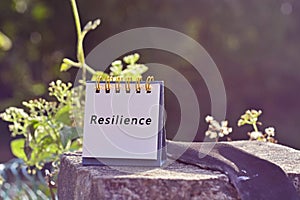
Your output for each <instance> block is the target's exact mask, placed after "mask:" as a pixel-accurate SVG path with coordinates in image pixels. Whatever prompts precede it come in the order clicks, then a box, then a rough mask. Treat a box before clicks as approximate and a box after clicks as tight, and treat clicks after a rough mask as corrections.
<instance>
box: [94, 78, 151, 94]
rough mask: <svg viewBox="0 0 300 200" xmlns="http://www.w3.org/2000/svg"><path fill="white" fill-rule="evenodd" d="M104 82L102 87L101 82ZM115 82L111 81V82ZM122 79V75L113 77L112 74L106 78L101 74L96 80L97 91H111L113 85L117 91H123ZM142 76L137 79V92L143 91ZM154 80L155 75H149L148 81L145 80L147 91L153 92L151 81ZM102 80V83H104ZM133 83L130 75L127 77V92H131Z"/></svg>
mask: <svg viewBox="0 0 300 200" xmlns="http://www.w3.org/2000/svg"><path fill="white" fill-rule="evenodd" d="M102 81H103V82H104V81H105V82H104V88H102V87H101V84H100V83H101V82H102ZM112 81H113V82H114V84H113V83H111V82H112ZM121 81H123V80H122V78H121V77H112V76H108V77H107V78H105V80H103V79H102V76H99V77H98V78H97V81H96V93H100V92H101V90H102V89H104V91H105V92H106V93H110V92H111V91H112V88H113V86H114V87H115V92H116V93H120V91H121ZM141 81H142V78H141V77H139V78H137V80H136V81H135V91H136V93H141V91H142V84H141ZM152 81H154V77H153V76H148V77H147V79H146V81H145V91H146V93H151V89H152V86H151V82H152ZM103 82H102V83H103ZM131 83H132V78H131V77H128V78H126V79H125V84H124V85H125V92H126V93H130V84H131Z"/></svg>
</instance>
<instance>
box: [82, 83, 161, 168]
mask: <svg viewBox="0 0 300 200" xmlns="http://www.w3.org/2000/svg"><path fill="white" fill-rule="evenodd" d="M163 114H164V87H163V82H162V81H154V80H153V77H148V78H147V79H146V81H142V80H141V79H138V80H137V81H131V80H130V79H126V80H125V81H122V80H121V79H120V78H115V79H114V80H113V81H112V78H108V79H106V80H103V81H102V80H98V81H90V82H87V83H86V102H85V114H84V135H83V165H133V166H161V165H162V163H163V162H164V160H165V159H166V155H165V149H164V148H163V147H164V143H165V131H164V115H163Z"/></svg>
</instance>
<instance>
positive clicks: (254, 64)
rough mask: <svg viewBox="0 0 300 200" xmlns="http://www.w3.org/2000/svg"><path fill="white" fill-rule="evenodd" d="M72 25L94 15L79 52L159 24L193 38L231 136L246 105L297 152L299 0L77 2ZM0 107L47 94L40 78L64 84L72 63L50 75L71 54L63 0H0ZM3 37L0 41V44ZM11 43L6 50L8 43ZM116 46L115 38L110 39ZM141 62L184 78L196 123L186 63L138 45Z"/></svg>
mask: <svg viewBox="0 0 300 200" xmlns="http://www.w3.org/2000/svg"><path fill="white" fill-rule="evenodd" d="M78 7H79V10H80V14H81V19H82V22H83V23H84V24H85V23H86V22H87V21H89V20H92V19H95V18H100V19H101V20H102V24H101V25H100V27H99V28H98V29H97V30H95V31H93V32H91V33H89V35H88V36H87V40H86V42H85V49H86V52H87V53H88V52H89V51H91V50H92V49H93V48H94V47H95V46H96V45H97V44H99V43H100V42H101V41H103V40H105V39H106V38H108V37H110V36H112V35H114V34H117V33H119V32H121V31H124V30H128V29H132V28H138V27H145V26H155V27H165V28H169V29H174V30H177V31H180V32H182V33H184V34H187V35H188V36H190V37H192V38H193V39H195V40H196V41H198V42H199V43H200V44H201V45H202V46H203V47H204V48H205V49H206V50H207V52H208V53H209V54H210V56H211V57H212V58H213V60H214V61H215V63H216V64H217V66H218V68H219V70H220V72H221V75H222V78H223V80H224V83H225V87H226V92H227V101H228V107H227V119H228V120H229V121H230V125H231V126H233V127H234V130H235V131H234V133H233V134H232V138H233V139H247V136H246V132H247V131H249V130H250V129H249V128H250V127H243V128H239V129H237V127H236V122H237V120H238V119H239V116H240V115H241V114H243V113H244V111H245V110H246V109H249V108H256V109H262V110H263V116H262V117H261V120H262V122H263V123H264V124H263V127H266V126H270V125H272V126H275V127H276V131H277V135H276V138H277V139H278V140H279V142H280V143H282V144H285V145H289V146H291V147H294V148H298V149H300V136H299V134H300V132H299V126H300V125H299V113H300V107H299V102H300V94H299V86H300V66H299V63H300V56H299V53H300V37H299V34H300V1H296V0H289V1H288V0H284V1H283V0H280V1H278V0H266V1H260V0H252V1H238V0H224V1H217V0H203V1H202V0H201V1H199V0H197V1H196V0H195V1H194V0H190V1H184V0H168V1H160V0H152V1H138V0H130V1H129V0H122V1H121V0H119V1H116V0H104V1H97V0H85V1H83V0H78ZM0 34H4V35H5V36H7V37H8V38H9V40H7V38H6V40H5V36H4V37H2V40H1V36H0V87H1V92H0V112H2V111H4V109H5V108H7V107H8V106H18V107H20V106H21V102H22V101H23V100H29V99H32V98H35V97H41V96H42V97H47V86H48V83H49V82H50V81H52V80H55V79H58V78H59V79H62V80H64V81H72V80H74V78H75V74H76V70H75V69H72V70H70V72H67V73H61V72H59V65H60V62H61V59H62V58H63V57H69V58H73V59H75V46H76V45H75V42H76V34H75V26H74V22H73V16H72V12H71V7H70V3H69V1H68V0H52V1H49V0H1V2H0ZM3 38H4V42H3ZM9 41H11V44H12V46H11V48H9V46H10V43H9ZM120 45H122V44H120ZM138 52H139V53H140V54H141V62H142V63H147V62H151V63H154V62H157V63H162V64H165V65H169V66H172V67H174V68H175V69H176V70H178V71H179V72H180V73H182V74H183V75H184V76H185V77H186V78H187V79H188V80H189V82H190V83H191V84H192V86H193V88H194V90H195V91H196V93H197V96H198V99H199V106H200V109H201V122H199V130H198V135H197V139H199V140H201V138H202V137H203V133H204V131H205V129H206V127H207V125H206V124H205V123H204V117H205V116H206V115H207V114H209V113H210V100H209V95H208V90H207V87H206V86H205V84H204V82H203V80H202V78H201V76H200V75H199V74H197V73H195V70H194V69H193V67H192V66H190V65H189V63H187V62H186V61H184V60H183V59H181V58H178V56H176V55H173V54H171V53H168V52H163V51H155V50H141V51H138ZM166 98H167V105H166V109H167V112H168V119H167V131H168V137H169V138H171V137H172V133H176V131H177V129H178V124H179V119H180V117H179V113H180V108H179V104H178V101H176V98H175V95H174V94H172V92H170V91H168V90H167V95H166ZM0 134H1V136H0V137H1V139H0V162H4V161H7V160H9V159H10V158H12V155H11V152H10V147H9V142H10V140H11V138H10V133H9V131H8V128H7V124H6V123H5V122H3V121H0Z"/></svg>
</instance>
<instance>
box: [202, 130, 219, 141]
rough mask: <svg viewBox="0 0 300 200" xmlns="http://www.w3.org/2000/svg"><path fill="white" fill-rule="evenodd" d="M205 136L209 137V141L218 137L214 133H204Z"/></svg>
mask: <svg viewBox="0 0 300 200" xmlns="http://www.w3.org/2000/svg"><path fill="white" fill-rule="evenodd" d="M205 135H206V136H209V138H210V139H214V138H217V137H218V134H217V133H216V132H215V131H209V130H208V131H206V132H205Z"/></svg>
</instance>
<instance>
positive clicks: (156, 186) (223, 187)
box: [58, 141, 300, 200]
mask: <svg viewBox="0 0 300 200" xmlns="http://www.w3.org/2000/svg"><path fill="white" fill-rule="evenodd" d="M229 144H231V145H234V146H236V147H238V148H241V149H243V150H246V151H247V152H249V153H252V154H254V155H256V156H258V157H260V158H263V159H266V160H269V161H271V162H273V163H275V164H277V165H279V166H280V167H281V168H282V169H283V170H284V171H285V172H286V173H287V174H288V176H289V177H290V178H291V180H292V181H293V182H294V185H295V186H296V188H297V190H298V193H299V194H300V151H297V150H294V149H291V148H288V147H285V146H282V145H278V144H270V143H262V142H249V141H236V142H229ZM249 164H251V163H249ZM58 197H59V199H60V200H65V199H67V200H69V199H78V200H79V199H80V200H81V199H239V198H238V195H237V192H236V190H235V188H234V187H233V186H232V185H231V184H230V182H229V180H228V178H227V176H226V175H224V174H222V173H220V172H217V171H211V170H204V169H200V168H198V167H195V166H191V165H185V164H182V163H178V162H174V161H171V160H169V161H168V163H167V164H166V165H165V166H164V167H161V168H150V167H107V166H104V167H101V166H88V167H87V166H82V164H81V154H80V153H79V154H74V153H73V154H65V155H63V156H62V158H61V168H60V172H59V175H58Z"/></svg>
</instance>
